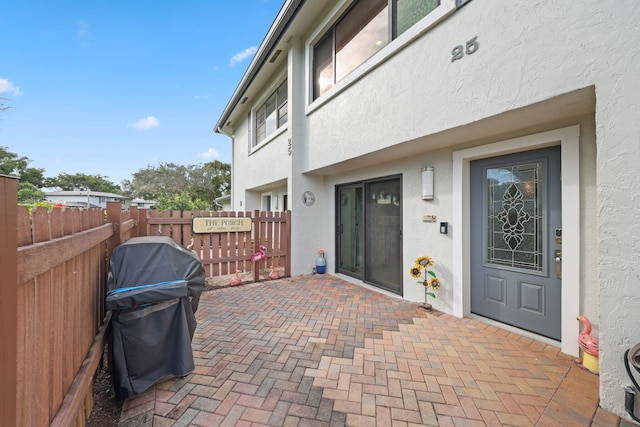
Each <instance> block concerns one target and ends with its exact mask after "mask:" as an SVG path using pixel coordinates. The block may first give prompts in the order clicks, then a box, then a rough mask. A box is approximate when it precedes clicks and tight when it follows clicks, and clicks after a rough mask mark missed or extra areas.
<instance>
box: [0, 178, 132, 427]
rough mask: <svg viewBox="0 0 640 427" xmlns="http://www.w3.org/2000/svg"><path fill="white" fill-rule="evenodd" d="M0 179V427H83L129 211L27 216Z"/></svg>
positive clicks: (41, 211)
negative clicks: (111, 271)
mask: <svg viewBox="0 0 640 427" xmlns="http://www.w3.org/2000/svg"><path fill="white" fill-rule="evenodd" d="M17 188H18V187H17V180H16V179H14V178H8V177H2V176H0V325H1V326H2V327H1V328H0V340H1V342H2V344H1V345H0V378H2V387H0V420H1V421H0V424H1V425H11V426H13V425H16V426H46V425H51V426H56V427H58V426H59V427H62V426H64V427H66V426H84V425H85V422H86V419H87V417H88V415H89V414H90V412H91V408H92V401H91V398H92V382H93V379H94V378H95V373H96V370H97V367H98V366H99V363H100V360H101V357H102V353H103V350H104V346H105V343H106V340H107V336H108V325H109V316H107V315H106V313H105V310H104V297H105V291H106V282H107V265H108V264H107V263H108V255H109V254H110V252H111V251H112V250H113V248H114V247H115V246H116V245H117V244H119V242H120V241H122V240H126V239H127V238H129V237H131V236H133V235H137V234H138V232H137V227H136V226H137V222H136V221H135V220H132V219H131V215H132V214H135V213H136V211H135V209H134V210H133V211H126V212H118V214H117V215H112V217H111V218H110V219H111V222H106V223H105V216H104V210H103V209H57V208H55V209H51V210H47V209H45V208H37V207H35V208H33V210H32V211H31V212H29V209H28V208H27V207H25V206H18V203H17Z"/></svg>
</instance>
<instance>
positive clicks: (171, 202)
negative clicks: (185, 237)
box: [155, 191, 210, 212]
mask: <svg viewBox="0 0 640 427" xmlns="http://www.w3.org/2000/svg"><path fill="white" fill-rule="evenodd" d="M209 206H210V205H209V202H207V201H205V200H200V199H195V200H194V199H192V195H191V194H189V193H187V192H186V191H183V192H181V193H177V194H173V195H170V196H160V197H159V198H158V199H157V201H156V204H155V207H156V209H158V210H160V211H165V210H171V211H173V210H179V211H182V212H184V211H201V210H207V209H209Z"/></svg>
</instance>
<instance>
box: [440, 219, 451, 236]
mask: <svg viewBox="0 0 640 427" xmlns="http://www.w3.org/2000/svg"><path fill="white" fill-rule="evenodd" d="M447 233H449V223H448V222H441V223H440V234H447Z"/></svg>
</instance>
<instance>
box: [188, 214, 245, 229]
mask: <svg viewBox="0 0 640 427" xmlns="http://www.w3.org/2000/svg"><path fill="white" fill-rule="evenodd" d="M192 229H193V232H194V233H235V232H242V231H251V218H221V217H219V218H211V217H204V218H203V217H199V218H193V226H192Z"/></svg>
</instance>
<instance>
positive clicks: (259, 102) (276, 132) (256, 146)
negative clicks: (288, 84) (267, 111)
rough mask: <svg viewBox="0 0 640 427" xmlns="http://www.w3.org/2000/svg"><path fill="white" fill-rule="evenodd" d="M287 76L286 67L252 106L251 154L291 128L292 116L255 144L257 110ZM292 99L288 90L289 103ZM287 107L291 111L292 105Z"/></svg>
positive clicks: (256, 136) (250, 125) (250, 124)
mask: <svg viewBox="0 0 640 427" xmlns="http://www.w3.org/2000/svg"><path fill="white" fill-rule="evenodd" d="M287 77H288V75H287V70H286V69H285V70H284V71H282V72H281V73H280V74H279V75H278V76H277V77H276V78H275V79H274V80H273V83H272V84H271V85H270V86H269V88H268V89H267V90H265V91H264V93H263V94H262V96H261V97H260V98H258V100H257V101H256V102H255V103H254V104H253V106H252V107H251V119H250V123H249V127H250V129H251V141H249V154H252V153H254V152H255V151H258V150H259V149H260V148H262V147H264V146H265V145H267V144H268V143H269V142H271V141H273V140H274V139H276V138H277V137H278V136H279V135H281V134H282V133H284V132H285V131H286V130H287V129H288V128H289V122H290V117H289V118H288V119H287V123H285V124H284V125H282V126H280V127H279V128H277V129H276V130H274V131H273V132H271V133H270V134H269V135H267V136H266V138H265V139H264V141H262V142H260V143H259V144H255V142H256V141H257V138H258V132H257V127H256V111H258V109H259V108H260V107H262V106H263V105H264V104H265V102H267V100H268V99H269V97H270V96H271V95H273V94H274V92H276V91H277V90H278V88H279V87H280V85H281V84H282V83H284V82H285V80H287ZM290 101H291V94H290V93H288V91H287V103H288V104H290ZM287 108H289V112H291V108H290V105H289V106H288V107H287Z"/></svg>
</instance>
